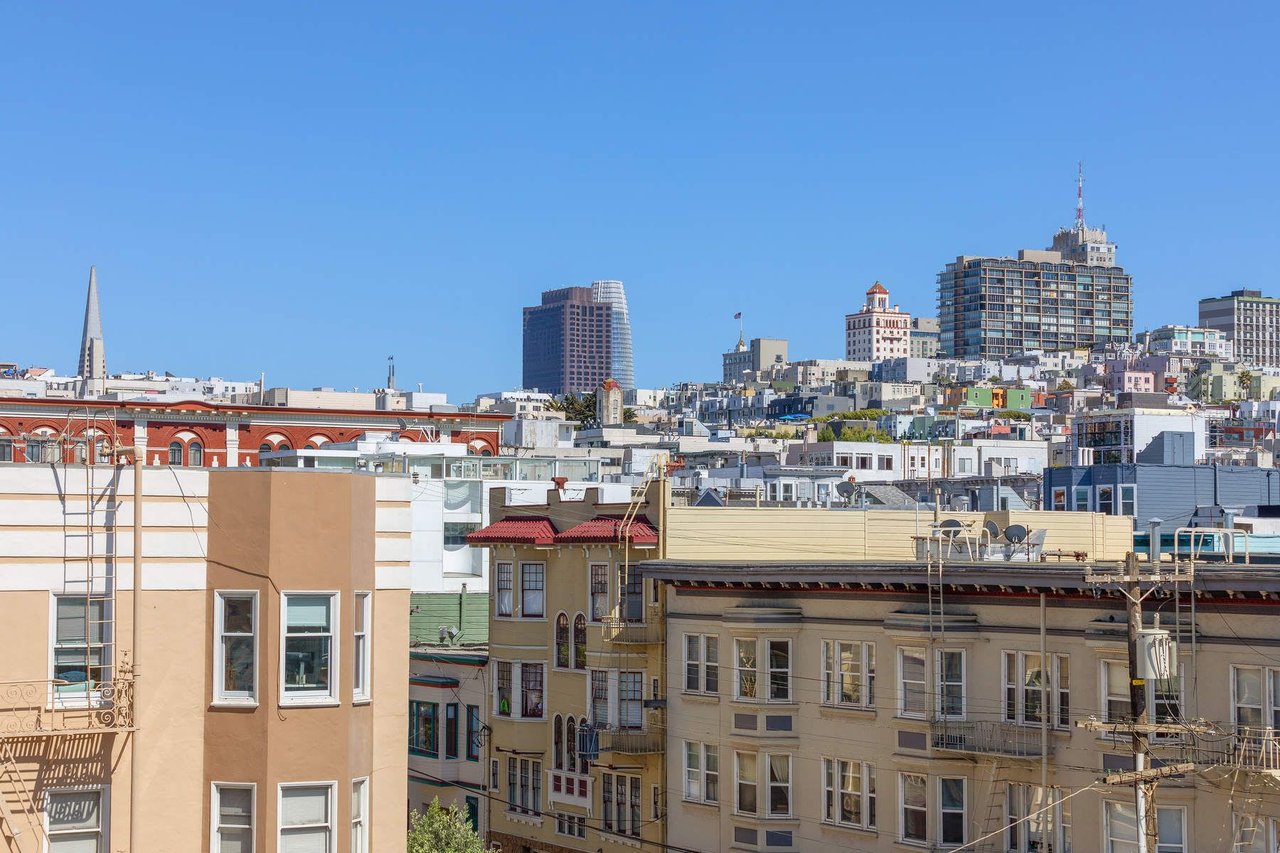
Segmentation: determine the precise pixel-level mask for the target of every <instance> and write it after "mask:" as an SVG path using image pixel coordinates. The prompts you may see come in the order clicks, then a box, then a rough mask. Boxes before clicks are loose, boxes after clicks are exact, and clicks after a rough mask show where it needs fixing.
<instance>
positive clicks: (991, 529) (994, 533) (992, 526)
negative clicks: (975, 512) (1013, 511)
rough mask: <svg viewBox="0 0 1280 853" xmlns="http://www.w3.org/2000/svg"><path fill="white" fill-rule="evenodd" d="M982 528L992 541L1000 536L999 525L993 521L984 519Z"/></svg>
mask: <svg viewBox="0 0 1280 853" xmlns="http://www.w3.org/2000/svg"><path fill="white" fill-rule="evenodd" d="M982 529H983V530H985V531H987V535H988V536H990V537H991V541H993V542H994V541H995V540H997V539H999V538H1000V525H998V524H996V523H995V522H994V521H984V522H983V523H982Z"/></svg>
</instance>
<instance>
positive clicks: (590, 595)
mask: <svg viewBox="0 0 1280 853" xmlns="http://www.w3.org/2000/svg"><path fill="white" fill-rule="evenodd" d="M596 569H603V570H604V591H603V592H601V593H595V592H592V584H593V583H594V580H595V570H596ZM612 575H613V572H612V571H611V570H610V567H609V564H608V563H587V621H588V622H593V623H595V624H597V625H598V624H600V623H601V622H603V621H604V619H605V617H607V616H608V615H609V578H610V577H611V576H612ZM596 595H603V596H604V598H603V599H602V600H601V607H600V613H598V614H597V613H596V606H595V605H596V601H595V596H596Z"/></svg>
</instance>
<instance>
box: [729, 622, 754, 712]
mask: <svg viewBox="0 0 1280 853" xmlns="http://www.w3.org/2000/svg"><path fill="white" fill-rule="evenodd" d="M739 644H743V645H744V647H745V645H746V644H750V646H751V648H752V649H753V650H754V652H753V654H754V657H755V663H754V665H753V666H752V667H750V668H747V667H744V666H742V656H741V655H740V654H739V652H738V645H739ZM744 675H746V676H749V677H750V679H751V695H750V696H748V695H746V694H744V693H743V690H742V684H743V681H742V679H743V676H744ZM733 698H734V699H735V700H736V701H738V702H759V701H760V639H759V638H758V637H734V638H733Z"/></svg>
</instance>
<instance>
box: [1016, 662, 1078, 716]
mask: <svg viewBox="0 0 1280 853" xmlns="http://www.w3.org/2000/svg"><path fill="white" fill-rule="evenodd" d="M1070 673H1071V669H1070V663H1069V659H1068V658H1067V656H1066V655H1056V654H1055V655H1050V656H1049V671H1048V673H1046V672H1045V671H1044V668H1043V667H1042V666H1041V664H1040V655H1039V654H1038V653H1034V652H1005V653H1004V718H1005V720H1007V721H1008V722H1011V723H1021V724H1024V725H1039V723H1040V720H1041V713H1042V711H1041V705H1042V702H1043V697H1042V695H1041V690H1042V688H1043V687H1044V685H1045V682H1046V677H1047V681H1048V686H1049V690H1048V693H1049V722H1050V724H1051V725H1053V726H1054V727H1056V728H1066V727H1067V726H1069V725H1070V724H1071V722H1070V711H1071V702H1070V692H1069V690H1070Z"/></svg>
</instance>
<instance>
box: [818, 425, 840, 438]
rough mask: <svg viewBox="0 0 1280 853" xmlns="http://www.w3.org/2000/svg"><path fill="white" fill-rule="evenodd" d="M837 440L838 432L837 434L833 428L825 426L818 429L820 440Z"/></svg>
mask: <svg viewBox="0 0 1280 853" xmlns="http://www.w3.org/2000/svg"><path fill="white" fill-rule="evenodd" d="M835 440H836V434H835V431H834V430H832V429H831V427H829V426H824V427H823V428H822V429H820V430H818V441H835Z"/></svg>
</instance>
